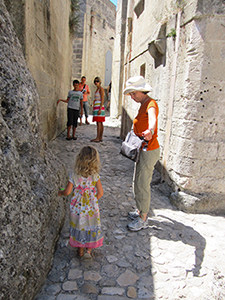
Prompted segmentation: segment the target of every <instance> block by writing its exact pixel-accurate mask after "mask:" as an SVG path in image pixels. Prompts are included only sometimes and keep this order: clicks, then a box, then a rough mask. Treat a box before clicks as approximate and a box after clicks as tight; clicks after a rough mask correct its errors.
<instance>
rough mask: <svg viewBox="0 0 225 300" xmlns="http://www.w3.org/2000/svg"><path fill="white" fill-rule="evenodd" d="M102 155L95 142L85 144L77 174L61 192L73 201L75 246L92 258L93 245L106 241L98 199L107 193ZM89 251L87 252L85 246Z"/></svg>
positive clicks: (100, 244) (71, 234)
mask: <svg viewBox="0 0 225 300" xmlns="http://www.w3.org/2000/svg"><path fill="white" fill-rule="evenodd" d="M99 169H100V159H99V154H98V151H97V150H96V149H95V148H94V147H91V146H85V147H83V148H82V149H81V150H80V152H79V154H78V155H77V158H76V162H75V168H74V171H75V173H74V175H73V176H72V177H71V178H70V179H69V182H68V184H67V187H66V188H65V190H61V191H59V192H58V195H59V196H68V195H69V194H70V193H71V192H72V191H73V194H72V198H71V203H70V240H69V243H70V245H71V246H72V247H78V255H79V256H80V257H82V256H84V257H85V258H91V250H92V248H97V247H100V246H102V244H103V239H104V238H103V235H102V232H101V223H100V212H99V206H98V200H99V199H100V198H101V197H102V196H103V188H102V184H101V180H100V177H99ZM85 248H86V250H87V252H86V253H85V254H84V250H85Z"/></svg>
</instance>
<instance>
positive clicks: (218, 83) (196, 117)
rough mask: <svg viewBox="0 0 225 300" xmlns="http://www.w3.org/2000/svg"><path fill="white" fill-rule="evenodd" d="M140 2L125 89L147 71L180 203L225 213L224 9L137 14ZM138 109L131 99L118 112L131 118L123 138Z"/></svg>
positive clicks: (165, 169) (147, 9) (169, 176)
mask: <svg viewBox="0 0 225 300" xmlns="http://www.w3.org/2000/svg"><path fill="white" fill-rule="evenodd" d="M140 2H141V1H128V3H127V16H126V32H125V33H123V34H125V51H124V61H123V66H124V67H123V68H124V69H123V72H124V78H123V85H124V83H125V81H126V80H127V78H129V77H130V76H134V75H139V74H140V73H141V72H143V70H144V69H145V78H146V80H147V81H148V82H149V83H150V84H151V85H152V87H153V92H152V94H151V96H152V97H153V98H155V99H157V101H158V104H159V109H160V115H159V142H160V147H161V161H160V162H161V174H162V178H163V180H165V181H166V182H167V183H169V184H170V185H171V187H172V188H173V190H174V193H173V194H172V197H171V198H172V201H173V202H174V203H175V204H176V205H177V206H178V207H179V208H181V209H184V210H188V211H192V212H214V213H220V214H221V213H224V212H225V186H224V179H225V178H224V176H225V174H224V171H223V170H224V169H225V164H224V153H225V152H224V147H225V143H224V137H223V135H224V134H223V130H222V128H224V125H225V121H224V120H225V118H224V117H225V116H224V111H223V110H222V109H221V107H223V106H224V104H225V91H224V86H225V85H224V83H225V82H224V75H223V70H224V68H225V60H224V49H225V39H224V26H225V7H224V4H223V2H222V1H220V0H217V1H213V2H212V1H204V2H203V1H197V0H196V1H195V0H193V1H189V2H186V1H180V2H177V4H176V5H174V4H172V3H171V1H163V2H158V4H157V5H154V6H153V5H152V3H151V2H150V1H145V5H144V10H143V12H142V13H141V14H140V15H139V16H137V14H136V13H135V9H136V8H137V5H138V3H140ZM120 3H121V2H120ZM121 36H122V35H121V32H117V39H120V40H121ZM115 51H116V50H115ZM119 55H120V54H119V53H117V55H116V54H115V59H114V61H116V59H118V57H119ZM113 65H115V64H114V63H113ZM113 76H114V73H113ZM118 79H119V78H118V76H117V80H118ZM114 80H116V78H115V79H114ZM118 93H121V92H120V91H119V90H118V89H117V90H116V91H115V93H114V95H112V97H113V98H112V102H114V103H116V101H118V96H117V97H115V95H118ZM112 105H113V104H112ZM120 105H121V106H122V109H120ZM137 109H138V105H137V104H136V103H134V101H132V100H131V99H130V97H128V96H126V97H121V103H119V105H118V104H117V105H115V111H114V114H123V115H122V116H123V119H122V129H121V137H124V136H125V134H126V132H127V131H128V130H129V128H130V124H131V120H132V119H133V118H134V116H135V114H136V111H137Z"/></svg>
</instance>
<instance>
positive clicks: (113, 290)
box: [101, 287, 125, 296]
mask: <svg viewBox="0 0 225 300" xmlns="http://www.w3.org/2000/svg"><path fill="white" fill-rule="evenodd" d="M101 292H102V294H103V295H104V294H106V295H119V296H122V295H123V294H124V293H125V290H124V289H122V288H118V287H104V288H103V289H102V291H101Z"/></svg>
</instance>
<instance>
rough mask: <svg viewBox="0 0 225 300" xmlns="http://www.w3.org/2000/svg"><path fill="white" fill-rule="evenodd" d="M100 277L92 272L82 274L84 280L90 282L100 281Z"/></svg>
mask: <svg viewBox="0 0 225 300" xmlns="http://www.w3.org/2000/svg"><path fill="white" fill-rule="evenodd" d="M101 278H102V277H101V275H100V274H99V273H97V272H94V271H87V272H84V280H90V281H96V282H97V281H99V280H100V279H101Z"/></svg>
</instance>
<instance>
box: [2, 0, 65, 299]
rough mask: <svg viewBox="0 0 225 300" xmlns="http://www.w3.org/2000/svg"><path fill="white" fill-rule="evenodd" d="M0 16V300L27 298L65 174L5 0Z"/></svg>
mask: <svg viewBox="0 0 225 300" xmlns="http://www.w3.org/2000/svg"><path fill="white" fill-rule="evenodd" d="M18 2H20V3H21V2H22V1H18ZM23 3H24V2H23ZM19 12H20V11H19ZM19 12H18V13H19ZM0 19H1V26H0V104H1V105H0V145H1V147H0V223H1V226H0V269H1V272H0V299H1V300H3V299H4V300H15V299H23V300H30V299H33V297H34V295H35V294H36V293H37V291H38V290H39V288H40V287H41V285H42V284H43V281H44V279H45V277H46V275H47V273H48V272H49V269H50V267H51V262H52V257H53V253H54V250H55V244H56V241H57V239H58V236H59V232H60V229H61V227H62V225H63V222H64V216H65V211H66V203H65V201H64V200H63V199H62V198H60V197H57V190H58V188H59V186H60V185H61V184H62V186H63V185H64V184H65V180H66V172H65V170H64V167H63V166H62V164H61V163H60V162H59V160H58V159H57V158H56V157H54V155H53V154H52V153H51V151H50V150H49V149H48V146H47V144H46V143H45V142H44V141H43V138H42V134H41V130H40V120H39V109H40V106H41V100H40V98H39V95H38V92H37V89H36V85H35V81H34V79H33V78H32V75H31V72H30V71H29V69H28V66H27V63H26V59H25V57H24V54H23V50H24V49H22V46H21V44H20V42H19V40H18V38H17V35H16V34H15V29H14V27H13V25H12V22H11V20H10V15H9V13H8V11H7V9H6V7H5V4H4V1H3V0H0Z"/></svg>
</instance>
